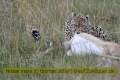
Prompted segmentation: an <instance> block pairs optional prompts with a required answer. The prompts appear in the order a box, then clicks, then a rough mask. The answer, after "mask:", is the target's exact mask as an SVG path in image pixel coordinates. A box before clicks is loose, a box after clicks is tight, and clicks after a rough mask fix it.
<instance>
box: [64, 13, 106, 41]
mask: <svg viewBox="0 0 120 80" xmlns="http://www.w3.org/2000/svg"><path fill="white" fill-rule="evenodd" d="M80 26H81V28H79V27H80ZM77 28H78V29H77ZM76 29H77V31H76ZM79 29H80V30H79ZM75 32H77V33H78V34H79V33H80V32H83V33H88V34H91V35H93V36H95V37H99V38H102V39H103V40H107V37H106V35H105V32H104V30H103V28H101V27H100V26H95V27H93V26H92V25H91V23H90V20H89V15H87V16H84V15H83V14H75V13H74V12H72V20H67V21H66V22H65V24H64V26H63V33H64V41H69V40H70V39H71V38H72V37H73V35H74V34H75Z"/></svg>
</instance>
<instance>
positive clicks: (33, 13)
mask: <svg viewBox="0 0 120 80" xmlns="http://www.w3.org/2000/svg"><path fill="white" fill-rule="evenodd" d="M72 12H75V13H82V14H84V15H87V14H88V15H89V16H90V21H91V23H92V25H93V26H95V25H99V26H102V27H103V28H104V30H105V32H106V34H107V35H110V36H112V39H113V41H115V42H116V43H118V44H119V43H120V0H0V80H96V79H97V80H119V79H120V71H119V73H118V74H117V75H81V74H79V75H64V74H63V75H4V74H3V69H4V68H5V67H9V68H13V67H18V68H39V67H48V68H50V67H55V68H59V67H60V68H70V67H74V68H76V67H79V68H85V67H87V68H90V67H93V68H94V67H98V68H99V67H111V68H112V67H115V68H119V67H120V61H112V62H109V61H108V59H105V58H102V57H98V56H96V55H91V56H89V55H86V56H85V57H80V56H71V57H68V56H66V55H63V54H65V52H64V48H63V46H62V43H63V32H62V28H63V25H64V22H65V21H66V20H67V19H71V13H72ZM34 27H35V28H37V29H38V30H39V32H40V35H41V39H40V40H39V41H38V42H36V41H35V40H34V39H33V37H32V36H31V33H30V31H31V29H32V28H34ZM46 42H52V43H53V48H54V49H53V50H52V51H49V52H48V54H45V55H43V54H42V53H43V52H44V51H46V50H47V49H49V48H50V47H49V46H46ZM119 69H120V68H119Z"/></svg>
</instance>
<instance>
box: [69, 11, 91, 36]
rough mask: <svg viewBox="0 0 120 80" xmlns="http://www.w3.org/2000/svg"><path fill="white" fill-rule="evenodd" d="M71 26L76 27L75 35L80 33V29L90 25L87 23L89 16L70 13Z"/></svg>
mask: <svg viewBox="0 0 120 80" xmlns="http://www.w3.org/2000/svg"><path fill="white" fill-rule="evenodd" d="M71 24H72V25H74V26H76V33H77V34H79V33H80V32H81V27H83V26H88V24H89V25H91V23H90V21H89V15H87V16H84V15H82V14H75V13H74V12H72V20H71Z"/></svg>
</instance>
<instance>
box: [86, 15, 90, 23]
mask: <svg viewBox="0 0 120 80" xmlns="http://www.w3.org/2000/svg"><path fill="white" fill-rule="evenodd" d="M86 19H87V21H88V23H89V24H90V25H91V22H90V19H89V15H86Z"/></svg>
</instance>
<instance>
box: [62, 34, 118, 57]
mask: <svg viewBox="0 0 120 80" xmlns="http://www.w3.org/2000/svg"><path fill="white" fill-rule="evenodd" d="M78 35H79V36H80V37H83V38H85V39H87V40H89V41H91V42H93V43H94V44H95V45H96V46H101V47H102V55H101V56H104V57H108V58H112V59H120V58H118V57H114V56H110V55H116V54H118V53H119V52H120V45H118V44H116V43H114V42H107V41H104V40H102V39H99V38H97V37H94V36H92V35H90V34H87V33H80V34H78ZM72 40H73V39H71V40H70V41H68V42H66V44H64V45H65V46H66V48H67V50H69V49H70V46H71V43H72ZM109 54H110V55H109Z"/></svg>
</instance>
